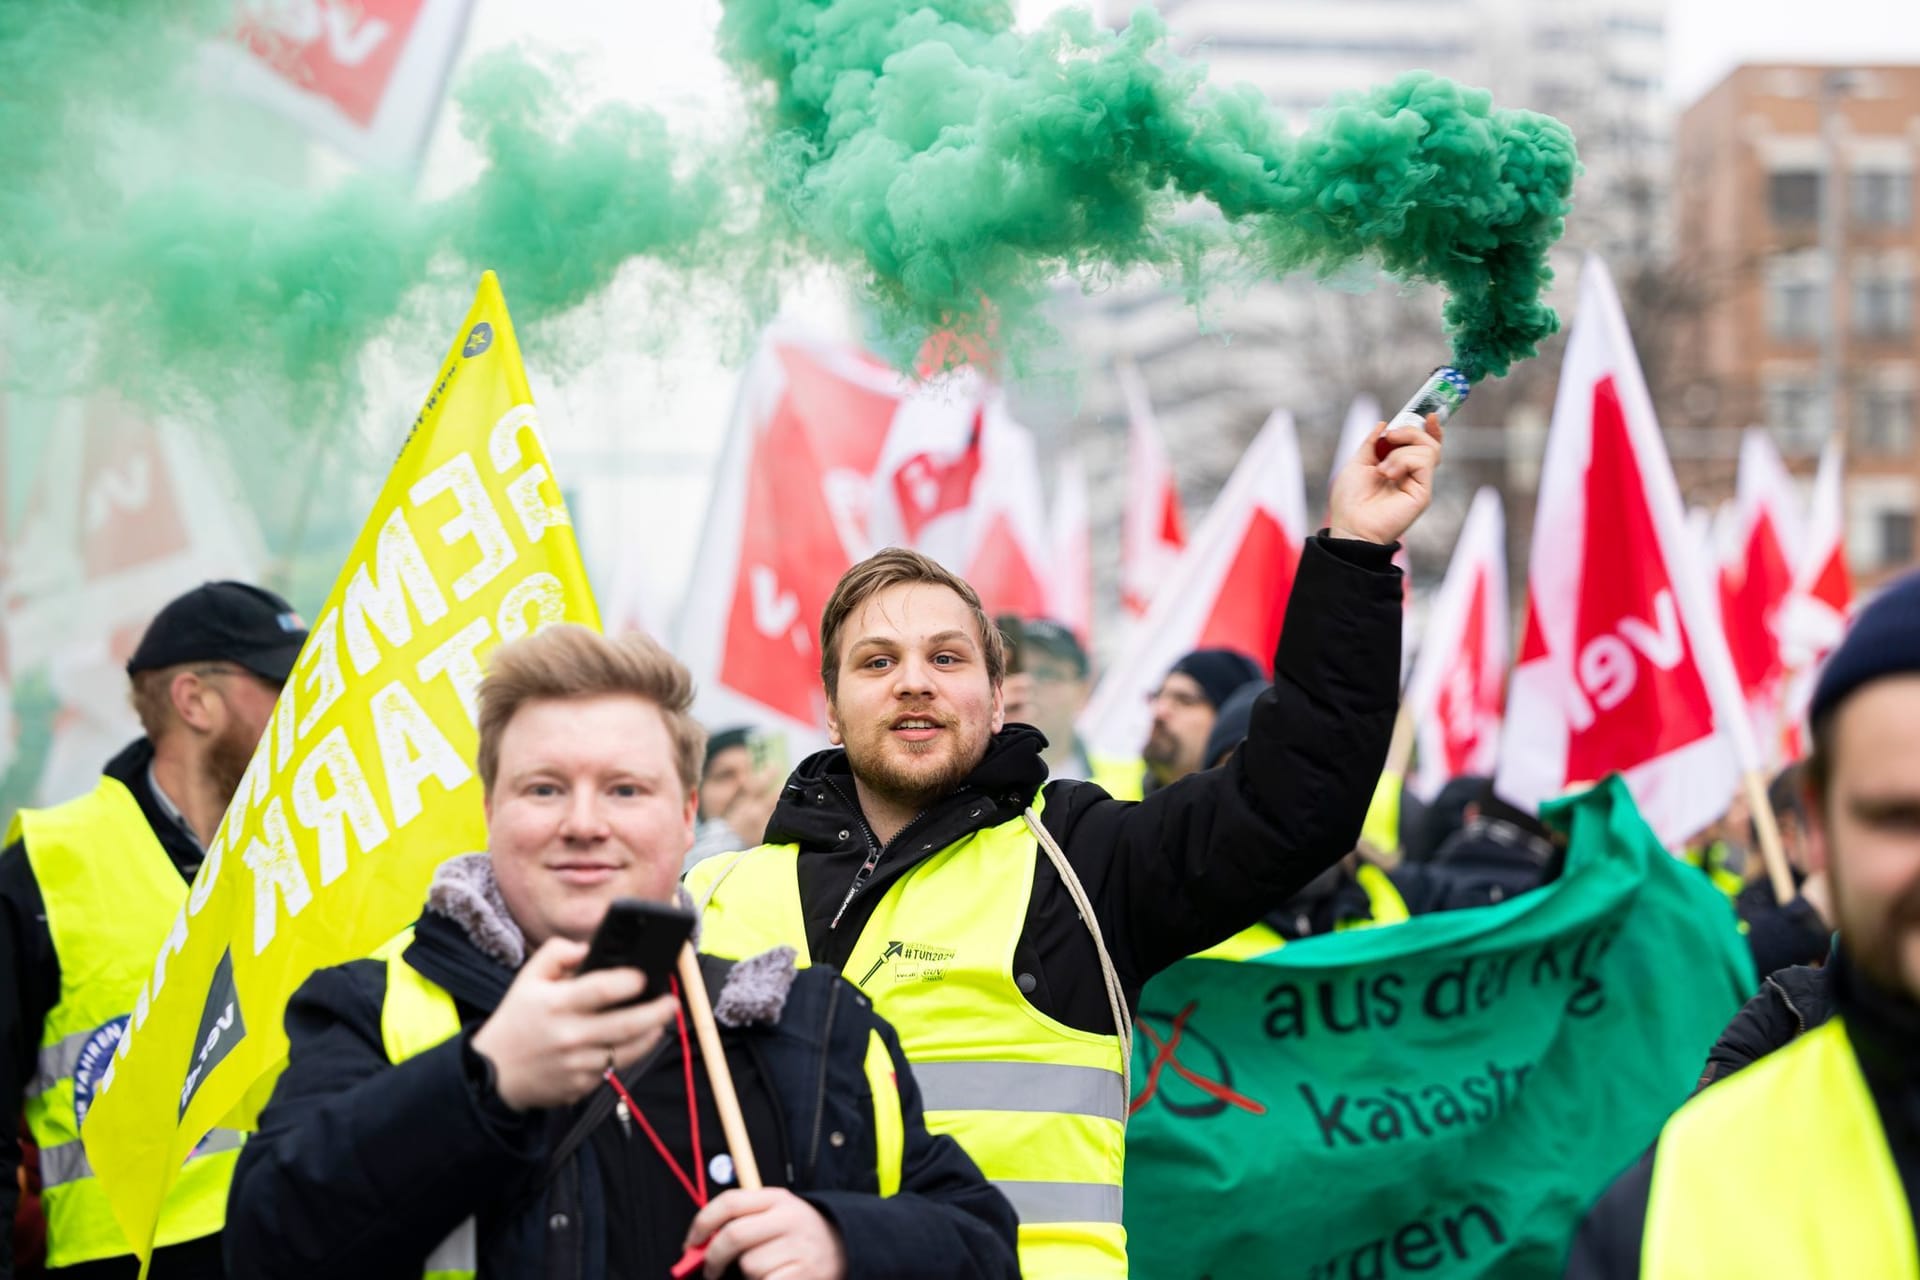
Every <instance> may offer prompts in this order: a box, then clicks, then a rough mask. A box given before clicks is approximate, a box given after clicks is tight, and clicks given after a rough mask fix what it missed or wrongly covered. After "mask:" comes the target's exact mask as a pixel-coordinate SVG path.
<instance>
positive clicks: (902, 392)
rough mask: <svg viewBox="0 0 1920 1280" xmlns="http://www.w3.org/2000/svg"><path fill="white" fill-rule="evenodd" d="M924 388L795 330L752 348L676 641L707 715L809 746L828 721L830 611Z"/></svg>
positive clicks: (863, 548) (861, 548)
mask: <svg viewBox="0 0 1920 1280" xmlns="http://www.w3.org/2000/svg"><path fill="white" fill-rule="evenodd" d="M912 391H913V388H912V386H911V385H910V384H909V383H908V382H907V381H906V380H905V379H904V378H902V377H901V376H900V375H899V374H897V373H895V372H894V371H893V370H891V369H888V368H886V367H885V366H883V365H880V364H878V363H876V362H874V361H871V360H869V359H867V358H866V357H864V356H862V355H861V354H860V353H858V352H856V351H852V350H849V349H846V348H842V347H836V346H828V345H825V344H820V343H816V342H813V341H810V340H808V339H805V338H802V337H799V336H797V335H795V334H792V333H788V332H780V331H776V332H774V333H772V334H770V335H769V336H768V337H767V338H766V339H765V340H764V341H763V342H762V344H761V346H760V349H759V350H758V351H756V352H755V353H754V356H753V359H752V361H751V362H750V363H749V365H748V366H747V369H746V371H745V373H744V374H743V376H742V379H741V386H740V394H739V399H738V401H737V402H736V405H735V408H734V417H733V425H732V428H731V429H730V431H729V433H728V436H727V445H726V449H725V451H724V452H723V453H722V455H721V460H720V467H719V471H718V474H717V477H716V480H715V483H714V492H713V496H712V499H711V500H710V502H709V505H708V508H707V523H706V529H705V532H704V534H703V535H702V538H701V544H700V552H699V557H698V559H697V561H696V563H697V564H698V565H699V568H698V570H697V571H696V572H695V574H694V576H693V580H692V583H691V584H690V586H689V588H688V591H687V598H686V601H685V603H684V605H683V607H682V608H681V611H680V627H679V632H678V635H677V637H676V645H675V648H676V651H677V652H678V653H679V654H680V655H681V656H682V657H683V658H684V659H685V660H686V662H687V663H688V665H689V666H690V667H691V668H692V669H693V673H694V675H695V677H696V679H697V680H698V681H699V687H700V701H699V706H698V708H697V710H698V712H699V714H700V716H701V718H702V719H704V720H706V721H707V722H708V723H710V724H719V723H728V722H739V721H745V722H749V723H754V724H760V725H764V726H768V727H776V726H777V727H779V728H783V729H786V730H788V731H789V732H790V733H791V734H794V735H798V736H799V737H800V738H801V739H803V740H804V739H805V738H806V737H808V736H817V735H818V734H820V732H821V731H822V729H823V728H824V726H825V724H826V713H825V694H824V693H823V691H822V690H821V687H820V649H819V640H818V627H819V622H820V612H821V610H822V609H823V608H824V607H825V606H826V602H827V597H828V596H830V595H831V594H832V593H833V588H834V585H835V584H836V583H837V582H838V581H839V580H840V575H841V574H842V573H844V572H845V571H846V569H847V567H848V566H849V565H851V564H852V563H853V562H854V561H855V560H856V559H857V558H858V557H860V556H862V555H865V554H866V553H867V551H868V549H869V546H870V542H869V537H870V535H869V532H868V514H869V513H868V503H869V498H870V496H871V493H872V489H873V482H874V475H875V472H876V469H877V468H878V466H879V463H880V457H881V452H882V450H883V449H884V448H885V446H886V444H887V441H888V439H889V436H890V435H891V434H892V432H893V430H894V428H895V426H896V424H897V422H898V421H899V419H900V418H901V417H902V416H903V414H905V413H908V412H911V406H912V405H913V404H914V400H913V397H912V395H911V393H912Z"/></svg>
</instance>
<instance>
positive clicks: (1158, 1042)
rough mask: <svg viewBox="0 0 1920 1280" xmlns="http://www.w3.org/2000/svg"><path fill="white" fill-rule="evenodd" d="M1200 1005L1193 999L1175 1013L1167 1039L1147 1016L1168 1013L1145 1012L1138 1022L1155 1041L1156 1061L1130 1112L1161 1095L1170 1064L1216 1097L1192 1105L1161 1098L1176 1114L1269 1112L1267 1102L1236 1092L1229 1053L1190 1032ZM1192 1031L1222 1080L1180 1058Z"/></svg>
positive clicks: (1198, 1117)
mask: <svg viewBox="0 0 1920 1280" xmlns="http://www.w3.org/2000/svg"><path fill="white" fill-rule="evenodd" d="M1198 1007H1199V1001H1197V1000H1195V1001H1189V1002H1188V1004H1187V1007H1186V1008H1184V1009H1182V1010H1181V1011H1180V1012H1179V1013H1177V1014H1175V1015H1174V1016H1173V1027H1172V1029H1171V1030H1170V1031H1169V1032H1168V1033H1167V1037H1166V1039H1164V1040H1162V1039H1161V1038H1160V1034H1159V1033H1158V1032H1157V1031H1155V1030H1154V1029H1153V1028H1152V1027H1151V1026H1150V1025H1148V1022H1147V1019H1149V1018H1153V1017H1165V1016H1166V1015H1165V1014H1150V1013H1147V1012H1145V1011H1142V1012H1141V1014H1140V1020H1139V1021H1138V1022H1136V1023H1135V1024H1134V1025H1135V1026H1136V1027H1137V1028H1138V1029H1139V1031H1140V1034H1141V1035H1143V1036H1145V1037H1146V1038H1147V1039H1148V1040H1149V1041H1150V1042H1151V1043H1152V1045H1153V1063H1152V1065H1151V1066H1149V1067H1148V1068H1147V1079H1146V1083H1145V1084H1144V1085H1143V1086H1142V1087H1141V1090H1140V1096H1139V1097H1137V1098H1135V1099H1134V1100H1133V1103H1132V1105H1131V1106H1129V1107H1128V1108H1127V1114H1128V1115H1138V1114H1139V1112H1140V1109H1141V1108H1142V1107H1144V1106H1146V1105H1147V1104H1148V1103H1149V1102H1151V1101H1153V1099H1154V1098H1155V1097H1157V1096H1158V1095H1159V1093H1160V1082H1161V1073H1162V1072H1163V1071H1164V1070H1165V1069H1166V1068H1168V1067H1171V1068H1173V1073H1174V1074H1175V1075H1177V1076H1179V1077H1180V1078H1181V1079H1182V1080H1185V1081H1186V1082H1187V1083H1188V1084H1190V1085H1192V1086H1193V1087H1194V1088H1196V1089H1198V1090H1199V1091H1200V1092H1201V1093H1204V1094H1206V1095H1207V1097H1209V1098H1211V1099H1212V1100H1213V1101H1211V1102H1203V1103H1199V1104H1192V1103H1178V1102H1175V1101H1174V1100H1173V1099H1171V1098H1161V1099H1160V1101H1161V1102H1162V1103H1163V1104H1164V1105H1165V1106H1166V1108H1167V1109H1168V1110H1169V1111H1171V1112H1173V1113H1174V1114H1175V1115H1178V1116H1185V1117H1188V1118H1190V1119H1201V1118H1204V1117H1206V1116H1212V1115H1218V1114H1220V1112H1222V1111H1225V1110H1226V1109H1227V1108H1228V1107H1238V1108H1240V1109H1241V1110H1242V1111H1245V1112H1248V1113H1250V1114H1252V1115H1256V1116H1263V1115H1265V1114H1267V1108H1266V1104H1265V1103H1261V1102H1255V1101H1254V1100H1253V1099H1252V1098H1249V1097H1247V1096H1246V1095H1245V1094H1243V1093H1236V1092H1234V1089H1233V1072H1232V1071H1231V1070H1230V1069H1229V1068H1228V1066H1227V1060H1226V1058H1225V1056H1224V1055H1222V1054H1221V1052H1220V1050H1219V1049H1217V1048H1215V1047H1214V1046H1213V1045H1212V1044H1211V1043H1209V1042H1208V1041H1206V1040H1205V1039H1203V1038H1202V1037H1201V1036H1200V1034H1199V1033H1198V1032H1191V1033H1190V1032H1189V1029H1188V1027H1187V1023H1188V1022H1189V1021H1191V1020H1192V1018H1193V1011H1194V1010H1195V1009H1196V1008H1198ZM1189 1034H1191V1035H1192V1037H1193V1042H1194V1044H1196V1045H1198V1046H1199V1047H1201V1048H1203V1049H1205V1050H1206V1051H1207V1052H1208V1053H1209V1054H1211V1055H1212V1056H1213V1060H1214V1067H1215V1070H1216V1071H1217V1072H1218V1073H1219V1076H1220V1078H1219V1079H1218V1080H1211V1079H1208V1078H1207V1077H1206V1076H1203V1075H1200V1074H1199V1073H1198V1072H1196V1071H1194V1070H1193V1069H1192V1068H1191V1067H1188V1066H1186V1065H1185V1064H1184V1063H1182V1062H1181V1061H1180V1057H1179V1054H1180V1042H1181V1041H1182V1040H1185V1039H1186V1038H1187V1037H1188V1035H1189Z"/></svg>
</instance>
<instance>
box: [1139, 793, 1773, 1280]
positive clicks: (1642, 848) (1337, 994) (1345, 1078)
mask: <svg viewBox="0 0 1920 1280" xmlns="http://www.w3.org/2000/svg"><path fill="white" fill-rule="evenodd" d="M1548 817H1549V819H1550V820H1551V821H1553V822H1554V823H1555V825H1557V826H1559V827H1561V828H1562V829H1564V830H1567V831H1568V832H1569V834H1570V837H1571V846H1570V848H1569V851H1568V857H1567V870H1566V874H1565V875H1564V876H1562V877H1561V879H1560V880H1558V881H1556V882H1555V883H1554V884H1552V885H1550V886H1548V887H1547V888H1544V889H1541V890H1539V891H1536V892H1534V893H1529V894H1525V895H1522V896H1521V897H1518V898H1515V899H1513V900H1512V901H1510V902H1504V903H1501V904H1500V905H1499V906H1496V907H1486V908H1481V909H1478V910H1473V911H1457V912H1451V913H1447V914H1442V915H1433V916H1422V917H1419V918H1416V919H1414V920H1411V921H1408V922H1407V923H1405V924H1401V925H1395V926H1393V927H1391V928H1383V929H1372V930H1360V931H1356V932H1350V933H1341V934H1335V935H1332V936H1329V937H1325V938H1319V939H1315V940H1313V941H1311V942H1307V943H1297V944H1295V945H1293V946H1289V947H1286V948H1285V949H1283V950H1281V951H1279V952H1277V953H1275V954H1274V955H1272V956H1270V957H1265V958H1262V959H1259V960H1255V961H1251V962H1247V963H1239V964H1236V963H1230V962H1226V961H1218V960H1188V961H1183V962H1182V963H1180V964H1177V965H1175V966H1174V967H1173V968H1172V969H1170V970H1168V971H1167V972H1166V973H1164V974H1162V975H1161V976H1160V977H1158V978H1156V979H1154V980H1153V981H1152V982H1151V983H1149V984H1148V985H1147V988H1146V992H1145V994H1144V995H1143V997H1142V1000H1141V1006H1140V1008H1141V1012H1140V1019H1139V1027H1138V1035H1137V1038H1136V1040H1135V1057H1134V1081H1135V1090H1136V1097H1135V1099H1134V1107H1135V1113H1134V1116H1133V1120H1132V1123H1131V1126H1130V1130H1129V1133H1128V1138H1127V1182H1126V1209H1127V1213H1126V1221H1127V1230H1128V1233H1129V1236H1130V1249H1129V1251H1130V1253H1131V1255H1132V1258H1133V1273H1134V1274H1135V1275H1136V1276H1140V1277H1143V1278H1144V1280H1200V1278H1202V1277H1207V1278H1210V1280H1227V1278H1228V1277H1242V1276H1244V1277H1260V1278H1261V1280H1267V1278H1269V1277H1272V1278H1274V1280H1284V1278H1287V1277H1297V1278H1298V1280H1395V1278H1397V1277H1402V1276H1422V1277H1436V1278H1444V1280H1457V1278H1461V1277H1477V1276H1503V1277H1504V1276H1543V1277H1548V1276H1558V1275H1559V1274H1560V1271H1561V1266H1562V1262H1563V1259H1564V1256H1565V1253H1566V1249H1567V1246H1568V1243H1569V1242H1570V1240H1571V1238H1572V1234H1573V1231H1574V1228H1575V1227H1576V1226H1577V1225H1578V1221H1579V1218H1580V1215H1581V1214H1582V1213H1584V1212H1585V1210H1586V1208H1587V1206H1588V1205H1589V1204H1590V1203H1591V1202H1592V1201H1593V1199H1594V1198H1595V1197H1596V1196H1597V1195H1598V1194H1599V1193H1600V1192H1601V1191H1602V1190H1603V1189H1604V1188H1605V1186H1606V1183H1607V1182H1608V1180H1609V1179H1610V1178H1612V1177H1613V1176H1614V1175H1615V1174H1617V1173H1618V1172H1619V1171H1620V1170H1621V1169H1623V1168H1625V1167H1626V1166H1627V1165H1629V1164H1631V1163H1632V1162H1633V1160H1634V1159H1636V1158H1637V1157H1638V1156H1639V1155H1640V1154H1641V1152H1642V1151H1644V1150H1645V1148H1646V1147H1647V1145H1648V1144H1649V1143H1650V1142H1651V1141H1652V1140H1653V1138H1654V1136H1655V1135H1656V1134H1657V1133H1658V1132H1659V1129H1660V1125H1661V1124H1662V1122H1664V1121H1665V1119H1666V1117H1667V1115H1668V1114H1669V1113H1670V1112H1671V1111H1672V1110H1673V1109H1674V1108H1675V1107H1676V1106H1678V1105H1679V1104H1680V1102H1681V1101H1682V1100H1683V1099H1685V1098H1686V1096H1687V1094H1688V1092H1689V1091H1690V1090H1691V1088H1692V1087H1693V1084H1694V1081H1695V1080H1697V1079H1698V1077H1699V1074H1700V1068H1701V1066H1702V1064H1703V1062H1704V1061H1705V1058H1706V1054H1707V1050H1708V1049H1709V1048H1710V1047H1712V1044H1713V1042H1714V1040H1715V1038H1716V1037H1717V1036H1718V1035H1719V1033H1720V1030H1721V1029H1722V1027H1724V1026H1725V1025H1726V1022H1727V1020H1728V1019H1729V1018H1730V1017H1732V1015H1733V1013H1734V1011H1735V1010H1736V1009H1738V1008H1739V1006H1740V1003H1741V1001H1742V1000H1744V999H1745V998H1746V996H1747V995H1748V994H1750V993H1751V992H1752V991H1753V990H1754V986H1755V984H1754V976H1753V971H1752V964H1751V962H1750V961H1749V959H1748V956H1747V948H1746V946H1745V944H1744V943H1743V941H1742V940H1741V937H1740V934H1739V932H1738V930H1737V927H1736V924H1735V920H1734V915H1733V911H1732V908H1731V906H1730V904H1729V903H1728V902H1727V900H1726V899H1725V898H1724V897H1722V896H1721V894H1720V893H1719V892H1718V891H1717V890H1715V889H1714V888H1713V886H1712V885H1711V884H1710V883H1708V881H1707V879H1706V877H1704V876H1702V875H1701V874H1700V873H1699V872H1698V871H1695V870H1693V869H1692V868H1689V867H1685V866H1682V865H1681V864H1680V863H1679V862H1677V861H1676V860H1675V859H1673V858H1672V857H1670V856H1669V855H1668V854H1667V853H1666V852H1665V850H1663V849H1662V848H1661V846H1660V843H1659V841H1658V840H1656V839H1655V838H1654V835H1653V832H1652V831H1650V830H1649V829H1648V828H1647V825H1646V823H1645V822H1644V821H1642V819H1641V817H1640V815H1639V813H1638V812H1637V811H1636V810H1635V808H1634V806H1633V801H1632V799H1631V798H1630V797H1629V796H1628V794H1627V789H1626V787H1625V785H1624V784H1622V783H1621V782H1620V781H1619V780H1618V779H1617V778H1615V779H1609V780H1608V781H1607V782H1605V783H1603V784H1602V785H1601V786H1599V787H1597V788H1595V789H1594V790H1592V791H1590V792H1588V793H1586V794H1585V795H1582V796H1579V797H1577V798H1575V799H1572V800H1569V801H1566V802H1563V803H1561V804H1558V805H1556V806H1554V807H1553V808H1552V809H1550V810H1549V811H1548Z"/></svg>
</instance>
